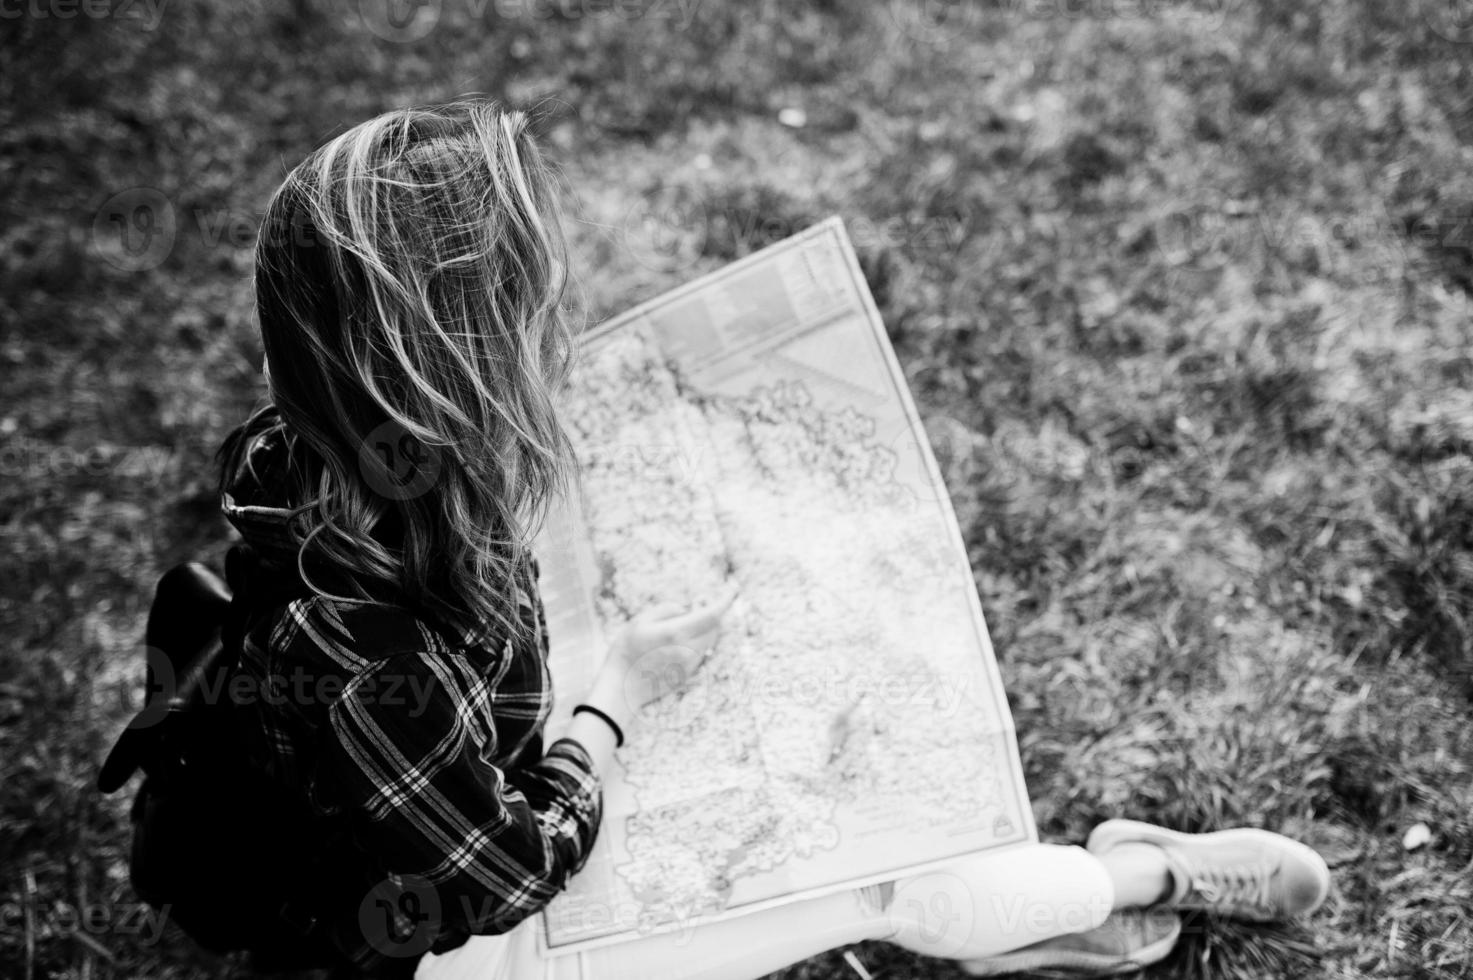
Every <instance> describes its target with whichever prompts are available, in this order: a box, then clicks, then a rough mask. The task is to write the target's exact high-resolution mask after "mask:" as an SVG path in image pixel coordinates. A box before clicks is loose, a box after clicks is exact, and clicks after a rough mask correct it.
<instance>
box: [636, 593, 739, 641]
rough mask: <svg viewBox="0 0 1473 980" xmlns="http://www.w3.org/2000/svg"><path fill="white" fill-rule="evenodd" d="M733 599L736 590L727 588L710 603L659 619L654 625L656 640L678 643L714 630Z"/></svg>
mask: <svg viewBox="0 0 1473 980" xmlns="http://www.w3.org/2000/svg"><path fill="white" fill-rule="evenodd" d="M735 599H736V591H735V590H734V589H733V590H729V591H728V592H727V593H726V594H725V595H722V596H720V597H718V599H717V600H716V601H715V602H714V603H711V604H710V605H706V606H699V607H697V608H695V609H692V610H691V611H690V612H687V613H682V614H681V615H679V616H672V617H670V618H668V619H663V620H661V621H660V622H659V623H656V624H655V627H654V628H655V638H656V640H657V642H661V643H679V642H682V641H687V640H691V639H695V638H697V637H699V636H700V635H701V634H702V633H709V632H713V631H715V630H716V628H717V626H718V625H719V624H720V622H721V617H722V616H723V615H724V614H725V613H726V611H727V610H728V609H730V608H731V604H732V602H733V601H734V600H735Z"/></svg>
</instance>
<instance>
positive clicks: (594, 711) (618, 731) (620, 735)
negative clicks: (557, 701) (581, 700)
mask: <svg viewBox="0 0 1473 980" xmlns="http://www.w3.org/2000/svg"><path fill="white" fill-rule="evenodd" d="M580 711H586V712H588V713H589V714H590V715H593V716H594V717H596V718H602V719H603V722H604V724H605V725H608V726H609V727H610V728H611V729H613V731H614V748H616V749H622V748H623V747H624V729H622V728H620V727H619V723H618V722H617V721H615V720H614V719H612V718H610V717H609V716H608V715H607V714H606V713H605V712H603V711H600V710H599V709H598V708H595V707H594V706H593V705H591V704H580V705H577V706H576V707H574V708H573V714H575V715H576V714H578V712H580Z"/></svg>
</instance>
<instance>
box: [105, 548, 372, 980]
mask: <svg viewBox="0 0 1473 980" xmlns="http://www.w3.org/2000/svg"><path fill="white" fill-rule="evenodd" d="M252 567H254V563H253V562H252V561H251V556H250V555H249V552H248V549H247V548H246V547H245V546H242V545H238V546H236V547H235V548H233V549H231V552H230V553H229V555H228V556H227V564H226V573H227V576H228V577H229V578H230V584H229V585H227V584H226V582H225V581H222V580H221V579H220V577H219V576H218V575H216V574H215V573H214V572H212V571H211V570H210V569H208V568H207V567H205V566H204V565H201V564H198V563H189V564H185V565H179V566H177V567H175V568H172V569H170V570H169V571H168V572H167V573H166V574H165V575H164V576H163V578H162V579H160V581H159V583H158V587H157V590H156V592H155V594H154V600H153V605H152V606H151V607H150V609H149V614H148V627H147V633H146V642H147V646H148V670H147V685H148V694H147V698H146V704H145V707H144V709H143V710H142V711H141V712H139V714H138V715H137V716H136V717H135V718H134V719H133V720H132V721H131V722H130V723H129V725H128V727H127V729H126V730H125V731H124V732H123V733H122V735H121V736H120V737H119V738H118V740H117V743H116V744H115V745H114V746H113V748H112V750H111V751H110V752H109V753H108V756H107V759H106V761H105V762H104V763H103V766H102V769H101V772H100V773H99V775H98V780H97V785H98V789H100V790H101V791H102V792H103V793H112V792H116V791H117V790H118V789H120V788H121V787H122V786H123V785H124V784H125V783H126V782H127V781H128V780H129V778H130V777H131V776H132V775H133V773H134V772H135V771H136V770H138V769H140V768H141V769H142V770H143V772H144V778H143V781H142V783H141V785H140V786H139V788H138V793H137V796H136V797H135V798H134V800H133V806H132V809H131V817H132V824H133V843H132V852H131V856H130V862H129V873H130V876H131V878H132V882H133V887H134V890H135V891H136V892H137V893H138V896H139V897H140V898H141V899H143V900H144V901H145V902H147V903H148V904H149V905H151V906H153V907H154V908H156V909H158V910H159V911H160V912H161V914H163V915H164V916H165V917H166V918H169V919H172V921H174V922H175V923H177V924H178V925H179V927H180V928H181V929H182V930H183V931H184V932H185V933H186V934H187V935H189V936H190V937H191V938H192V939H194V940H195V941H196V942H197V943H199V944H200V945H201V946H203V947H204V948H205V949H207V950H210V951H211V952H214V953H222V954H223V953H231V952H236V951H245V952H246V953H247V954H248V959H249V962H250V965H251V967H252V968H253V969H256V970H259V971H263V972H270V971H278V970H306V969H314V968H321V967H344V966H345V965H346V961H345V958H344V957H343V956H342V955H341V954H340V953H339V952H338V951H337V949H336V948H335V947H334V946H333V944H332V943H331V942H330V941H329V940H328V938H327V935H326V933H327V924H328V921H329V918H330V917H331V916H335V915H336V916H340V915H341V914H343V910H344V908H345V906H346V908H347V909H348V914H352V911H353V910H354V909H356V906H357V902H358V900H359V899H360V898H361V897H362V896H363V894H364V890H363V889H364V884H363V883H364V881H365V880H366V879H365V871H364V869H363V868H362V867H361V866H360V865H361V864H362V861H361V858H358V859H355V856H354V854H353V852H352V850H351V848H350V847H349V846H348V844H347V840H348V837H347V834H346V832H345V831H343V830H342V829H341V828H335V827H333V826H332V824H331V823H330V821H327V820H325V819H324V818H323V817H321V816H317V815H314V814H312V813H311V812H309V810H308V808H307V806H306V804H305V801H304V800H303V799H302V798H301V795H300V794H299V793H292V792H290V791H288V790H286V789H284V788H283V787H281V786H279V785H277V784H276V783H275V782H273V781H272V780H271V779H270V778H269V777H268V776H267V774H265V773H264V772H261V771H259V770H258V769H257V768H256V767H255V766H253V765H251V764H250V763H249V762H248V761H247V755H246V752H245V749H244V743H243V741H242V737H241V731H242V729H241V722H242V717H243V715H242V712H241V711H240V710H239V705H237V704H236V703H235V701H234V700H233V698H232V697H231V693H230V692H231V678H232V677H233V676H234V669H235V667H236V664H237V662H238V660H239V655H240V637H241V635H242V632H243V618H244V615H245V610H246V608H247V606H246V594H247V593H250V592H251V591H252V588H251V586H252V575H251V568H252ZM256 584H257V585H258V586H259V584H260V583H256ZM232 587H233V589H232ZM232 591H233V592H234V595H232ZM256 591H257V593H258V595H257V597H258V598H259V591H260V590H259V588H258V589H257V590H256Z"/></svg>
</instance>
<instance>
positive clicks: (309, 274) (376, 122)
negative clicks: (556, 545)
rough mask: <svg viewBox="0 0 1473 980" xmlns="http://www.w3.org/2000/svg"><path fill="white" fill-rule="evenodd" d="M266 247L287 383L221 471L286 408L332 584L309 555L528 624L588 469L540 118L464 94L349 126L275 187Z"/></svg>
mask: <svg viewBox="0 0 1473 980" xmlns="http://www.w3.org/2000/svg"><path fill="white" fill-rule="evenodd" d="M255 261H256V275H255V286H256V304H257V313H258V315H259V319H260V326H261V338H262V341H263V344H264V346H265V349H266V356H267V363H268V364H269V369H270V389H271V404H270V405H269V406H267V407H266V408H264V409H263V410H261V411H260V412H258V413H257V414H256V415H254V416H253V417H252V418H251V419H250V420H249V421H247V422H246V423H245V424H244V425H243V426H242V427H241V428H240V429H238V430H237V431H236V432H235V433H233V434H232V436H231V438H230V439H229V440H227V442H226V445H225V446H223V447H222V450H221V455H222V461H223V463H224V466H223V473H222V479H223V480H224V481H226V482H228V481H229V480H230V478H231V476H232V474H233V473H234V472H235V471H236V470H237V468H238V467H239V466H240V465H241V463H242V462H243V461H244V457H245V454H247V453H248V451H249V445H250V443H251V442H252V439H253V437H254V436H256V435H259V434H261V433H262V432H263V431H265V430H267V429H269V428H271V427H274V426H279V427H281V428H282V429H283V430H284V433H285V434H286V437H287V443H288V445H289V446H290V450H289V454H288V459H289V463H288V467H287V472H288V483H289V488H288V489H289V499H291V500H292V501H293V520H292V526H293V528H294V537H295V540H296V541H297V542H298V545H299V547H298V552H297V560H298V568H299V570H300V571H301V573H302V576H303V579H304V581H306V582H307V584H308V585H309V586H311V587H312V588H313V589H314V591H317V592H323V591H324V590H323V589H322V588H321V587H320V586H319V585H317V584H316V583H315V582H314V579H313V576H312V570H313V569H324V568H325V569H331V570H335V571H339V572H343V571H346V572H349V573H351V575H349V576H348V578H349V580H350V581H351V582H353V583H354V586H353V589H354V594H353V595H352V596H351V597H352V598H368V597H370V596H379V595H382V594H390V595H393V596H395V597H397V598H398V599H399V600H401V601H403V602H404V603H406V604H408V605H410V606H413V607H418V608H420V609H422V610H424V611H425V612H428V613H430V614H431V615H433V616H434V617H436V618H438V619H439V620H440V621H441V622H443V623H445V624H447V625H449V626H451V627H452V628H455V629H458V630H462V631H470V632H472V633H474V632H476V631H477V630H479V629H482V628H484V627H486V626H487V625H488V624H490V625H494V626H498V627H500V628H501V629H502V630H504V631H506V632H508V633H510V634H516V633H519V632H520V631H521V630H522V624H521V622H520V620H519V618H518V615H517V614H516V602H515V600H514V599H513V598H512V596H513V595H514V591H513V586H514V585H515V584H517V583H518V582H520V581H521V579H520V578H519V577H518V575H519V574H520V572H521V571H522V570H523V568H524V565H525V558H526V554H527V550H528V548H529V545H530V539H531V537H532V535H533V533H534V532H535V530H536V528H537V526H538V525H539V524H540V522H541V520H542V519H543V517H544V516H545V513H546V506H547V503H548V501H549V499H550V498H551V497H552V496H553V495H554V494H555V493H557V492H559V491H561V490H564V489H566V486H567V482H566V481H567V478H568V476H569V475H570V474H571V473H572V472H573V467H572V451H571V447H570V444H569V441H568V437H567V435H566V433H565V432H564V430H563V428H562V426H561V425H560V423H559V420H558V418H557V415H556V412H555V407H554V396H555V392H556V389H557V387H558V386H559V385H560V384H561V382H562V381H563V380H564V379H565V378H566V375H567V371H568V369H569V366H570V358H571V355H572V331H571V329H570V327H569V325H568V321H567V319H566V317H565V315H564V310H563V305H562V304H563V299H564V294H565V291H566V288H567V248H566V243H565V241H564V239H563V237H562V232H561V225H560V215H559V210H558V206H557V199H556V193H555V187H554V184H553V177H552V172H551V170H550V168H549V167H548V165H547V164H546V163H545V162H544V160H543V159H542V156H541V154H540V153H539V151H538V148H537V146H536V144H535V142H534V139H533V136H532V134H531V132H530V129H529V121H528V119H527V117H526V116H525V115H524V114H522V113H520V112H509V111H502V110H500V109H498V108H497V107H496V106H494V105H492V104H490V103H486V102H481V101H462V102H455V103H451V104H448V105H440V106H427V107H417V108H411V109H405V110H400V111H396V112H389V113H385V114H384V115H381V116H378V117H376V118H374V119H370V120H368V121H367V122H365V123H362V124H360V125H358V126H355V127H353V128H352V129H350V130H348V131H347V132H345V133H343V134H342V135H341V136H338V137H337V138H336V139H333V140H332V141H330V142H328V143H327V144H326V145H324V146H322V147H320V148H319V149H317V150H316V151H314V152H313V153H312V154H311V155H309V156H308V157H307V159H306V160H304V161H303V162H302V163H301V164H300V165H299V166H298V167H296V169H294V170H293V171H292V172H291V173H290V175H288V177H287V178H286V180H285V182H284V183H283V184H282V186H281V187H280V188H279V189H278V190H277V192H276V194H275V195H274V196H273V197H272V199H271V202H270V204H269V206H268V208H267V211H266V216H265V219H264V221H263V223H262V226H261V233H260V238H259V241H258V243H257V247H256V255H255ZM396 454H398V455H397V456H396ZM406 463H407V465H408V467H409V471H410V473H411V475H412V476H413V479H410V480H409V481H408V482H407V483H406V482H405V481H403V480H400V479H397V477H398V476H402V474H397V473H396V467H398V466H400V465H401V464H406ZM384 527H393V528H395V532H396V533H394V534H393V535H390V536H389V537H388V540H381V539H383V538H385V535H384V534H383V533H382V531H383V528H384ZM376 529H378V532H379V533H377V534H376V533H375V530H376Z"/></svg>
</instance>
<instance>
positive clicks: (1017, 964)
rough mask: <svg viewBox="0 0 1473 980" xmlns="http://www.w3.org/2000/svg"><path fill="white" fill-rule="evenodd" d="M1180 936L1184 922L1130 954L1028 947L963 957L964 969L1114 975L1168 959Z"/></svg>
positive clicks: (971, 972) (972, 972)
mask: <svg viewBox="0 0 1473 980" xmlns="http://www.w3.org/2000/svg"><path fill="white" fill-rule="evenodd" d="M1180 938H1181V921H1180V920H1177V922H1176V923H1175V925H1174V926H1173V928H1172V930H1171V932H1170V933H1169V934H1167V935H1165V936H1163V937H1161V938H1160V939H1158V940H1156V941H1155V942H1153V943H1151V944H1149V945H1147V946H1142V947H1141V948H1140V949H1138V950H1136V951H1134V952H1133V953H1130V954H1129V955H1124V956H1121V955H1113V954H1110V953H1085V952H1070V951H1067V950H1060V951H1055V950H1038V951H1033V952H1030V951H1028V950H1026V949H1021V950H1018V951H1017V952H1014V953H1003V954H1002V955H1001V956H989V957H987V958H986V959H980V960H963V961H962V962H961V964H960V966H961V968H962V972H963V973H966V974H967V975H968V976H973V977H1000V976H1004V975H1006V974H1009V973H1039V972H1042V971H1045V970H1057V971H1068V972H1071V973H1076V974H1078V975H1079V976H1081V977H1113V976H1118V975H1120V974H1122V973H1134V972H1136V971H1137V970H1143V969H1145V968H1146V967H1148V966H1150V965H1151V964H1153V963H1159V962H1161V961H1162V960H1164V959H1166V957H1167V955H1168V954H1169V953H1170V952H1171V951H1172V949H1174V948H1175V947H1176V942H1177V940H1178V939H1180Z"/></svg>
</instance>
